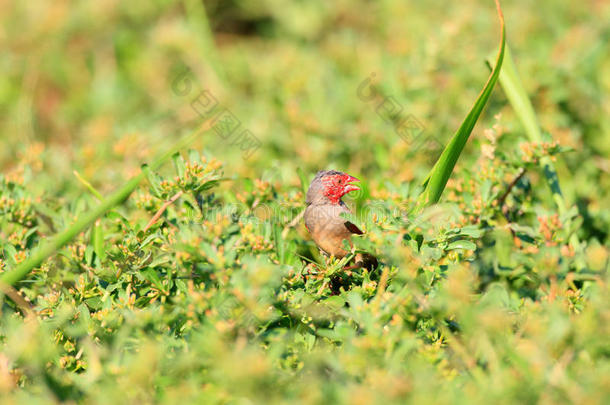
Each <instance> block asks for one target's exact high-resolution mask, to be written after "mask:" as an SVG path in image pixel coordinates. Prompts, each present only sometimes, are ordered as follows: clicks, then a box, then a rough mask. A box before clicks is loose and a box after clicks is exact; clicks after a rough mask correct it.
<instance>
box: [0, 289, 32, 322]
mask: <svg viewBox="0 0 610 405" xmlns="http://www.w3.org/2000/svg"><path fill="white" fill-rule="evenodd" d="M0 291H1V292H2V293H3V294H4V295H6V296H7V297H9V298H10V299H11V301H13V302H14V303H15V304H16V305H17V307H19V309H20V310H21V313H22V315H23V316H24V317H26V318H29V317H34V315H35V313H34V308H33V307H32V305H31V304H30V303H29V302H27V301H26V300H25V299H24V298H23V297H22V296H21V294H19V291H17V290H16V289H15V288H14V287H13V286H11V285H9V284H6V283H3V282H1V281H0Z"/></svg>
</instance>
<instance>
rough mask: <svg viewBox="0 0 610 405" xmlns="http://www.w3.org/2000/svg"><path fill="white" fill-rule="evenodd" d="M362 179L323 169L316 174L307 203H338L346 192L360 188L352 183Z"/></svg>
mask: <svg viewBox="0 0 610 405" xmlns="http://www.w3.org/2000/svg"><path fill="white" fill-rule="evenodd" d="M356 181H360V180H358V179H357V178H355V177H353V176H350V175H349V174H345V173H343V172H338V171H336V170H321V171H319V172H318V173H317V174H316V177H314V179H313V181H312V182H311V184H310V185H309V190H307V198H306V202H307V204H314V203H326V202H330V203H331V204H338V203H339V201H340V200H341V197H343V196H344V195H345V194H347V193H349V192H350V191H356V190H360V188H359V187H358V186H355V185H353V184H351V183H353V182H356Z"/></svg>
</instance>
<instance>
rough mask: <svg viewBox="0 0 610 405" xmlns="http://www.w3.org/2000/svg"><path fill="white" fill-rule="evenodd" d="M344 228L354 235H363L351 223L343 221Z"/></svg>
mask: <svg viewBox="0 0 610 405" xmlns="http://www.w3.org/2000/svg"><path fill="white" fill-rule="evenodd" d="M345 227H346V228H347V230H348V231H350V232H351V233H355V234H356V235H364V232H362V231H361V230H360V228H358V227H357V226H356V225H354V224H353V223H351V222H349V221H345Z"/></svg>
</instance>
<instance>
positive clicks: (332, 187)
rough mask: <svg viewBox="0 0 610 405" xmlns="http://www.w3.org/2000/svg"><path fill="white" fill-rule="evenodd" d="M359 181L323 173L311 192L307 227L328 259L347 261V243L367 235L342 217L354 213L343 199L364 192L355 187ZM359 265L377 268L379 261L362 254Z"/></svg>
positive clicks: (310, 188)
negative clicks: (353, 192) (330, 257)
mask: <svg viewBox="0 0 610 405" xmlns="http://www.w3.org/2000/svg"><path fill="white" fill-rule="evenodd" d="M357 181H359V180H358V179H357V178H355V177H352V176H350V175H348V174H345V173H343V172H338V171H336V170H321V171H319V172H318V173H317V174H316V176H315V177H314V179H313V181H312V182H311V184H310V185H309V190H307V196H306V200H305V202H306V203H307V208H306V209H305V226H306V227H307V230H308V231H309V233H311V236H312V238H313V240H314V242H316V245H318V247H319V248H320V249H322V250H323V251H324V252H326V253H327V254H328V255H332V256H335V257H338V258H342V257H344V256H345V255H347V254H348V252H346V251H345V249H344V248H343V241H344V240H347V241H348V242H349V241H350V237H351V235H353V234H356V235H362V234H363V233H364V232H362V231H361V230H360V229H359V228H358V227H357V226H356V225H354V224H353V223H351V222H349V221H347V220H346V219H345V218H343V217H342V216H341V214H342V213H350V210H349V208H348V207H347V205H345V203H344V202H343V201H342V200H341V198H342V197H343V196H344V195H345V194H347V193H349V192H350V191H355V190H360V188H359V187H358V186H355V185H353V184H351V183H353V182H357ZM350 244H351V242H350ZM355 262H356V266H357V267H367V268H375V267H377V259H375V258H374V257H373V256H371V255H368V254H365V255H362V254H358V255H357V256H356V258H355Z"/></svg>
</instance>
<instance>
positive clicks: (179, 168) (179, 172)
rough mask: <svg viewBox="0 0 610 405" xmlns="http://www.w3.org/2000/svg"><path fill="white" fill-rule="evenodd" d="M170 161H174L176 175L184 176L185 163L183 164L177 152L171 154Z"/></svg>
mask: <svg viewBox="0 0 610 405" xmlns="http://www.w3.org/2000/svg"><path fill="white" fill-rule="evenodd" d="M172 161H173V162H174V168H175V169H176V175H178V177H180V178H182V177H184V173H186V165H185V164H184V159H183V158H182V156H181V155H180V153H179V152H178V153H174V154H173V156H172Z"/></svg>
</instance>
